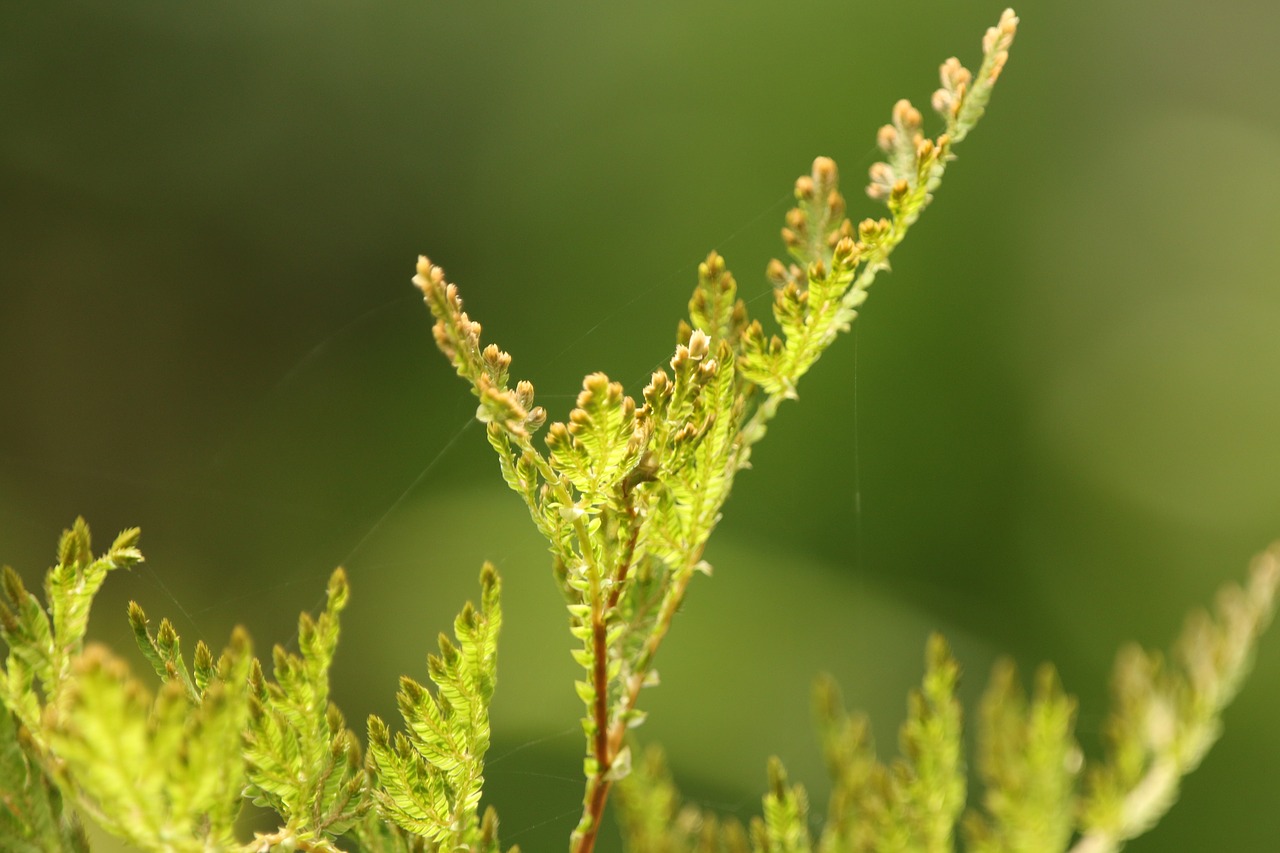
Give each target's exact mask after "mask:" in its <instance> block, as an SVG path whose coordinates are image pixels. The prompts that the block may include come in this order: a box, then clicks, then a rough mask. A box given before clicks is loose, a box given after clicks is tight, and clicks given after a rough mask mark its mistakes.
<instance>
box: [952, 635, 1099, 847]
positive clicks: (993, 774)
mask: <svg viewBox="0 0 1280 853" xmlns="http://www.w3.org/2000/svg"><path fill="white" fill-rule="evenodd" d="M1075 713H1076V703H1075V700H1074V699H1072V698H1071V697H1070V696H1068V695H1066V693H1064V692H1063V689H1062V684H1061V682H1060V681H1059V680H1058V675H1057V673H1056V672H1055V671H1054V669H1053V667H1051V666H1048V665H1047V664H1046V665H1044V666H1041V667H1040V669H1039V670H1038V671H1037V673H1036V679H1035V692H1034V694H1033V696H1032V697H1031V700H1030V702H1028V700H1027V696H1026V693H1025V691H1024V690H1023V688H1022V685H1021V683H1020V681H1019V679H1018V672H1017V668H1016V667H1015V666H1014V664H1013V662H1012V661H1010V660H1007V659H1006V660H1001V661H999V662H998V663H997V664H996V666H995V667H994V668H993V669H992V672H991V681H990V683H989V684H988V686H987V690H986V693H985V694H984V696H983V699H982V705H981V708H980V712H979V728H978V773H979V775H980V776H981V778H982V781H983V784H984V786H985V788H986V790H985V792H984V794H983V798H982V805H983V812H982V813H981V814H980V813H977V812H971V813H970V814H968V815H967V816H966V818H965V822H964V829H965V836H966V839H967V842H968V843H967V845H966V849H967V850H970V851H973V853H1052V851H1061V850H1065V849H1066V847H1067V843H1068V842H1069V841H1070V839H1071V835H1072V833H1073V831H1074V825H1075V814H1076V799H1075V784H1076V777H1077V776H1078V775H1079V773H1080V769H1081V766H1082V764H1083V755H1082V754H1081V752H1080V747H1079V745H1078V744H1077V743H1076V741H1075V738H1074V737H1073V734H1072V732H1073V728H1074V723H1075Z"/></svg>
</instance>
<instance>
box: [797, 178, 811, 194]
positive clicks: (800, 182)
mask: <svg viewBox="0 0 1280 853" xmlns="http://www.w3.org/2000/svg"><path fill="white" fill-rule="evenodd" d="M796 198H798V199H810V198H813V178H811V177H809V176H808V175H801V176H800V177H798V178H796Z"/></svg>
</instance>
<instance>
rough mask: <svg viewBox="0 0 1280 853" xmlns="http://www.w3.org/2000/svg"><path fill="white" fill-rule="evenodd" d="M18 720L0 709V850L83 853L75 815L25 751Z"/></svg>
mask: <svg viewBox="0 0 1280 853" xmlns="http://www.w3.org/2000/svg"><path fill="white" fill-rule="evenodd" d="M30 748H31V743H30V740H29V738H24V737H23V736H22V735H21V734H20V732H19V728H18V723H17V721H16V720H15V719H14V718H13V715H12V714H10V713H9V712H8V711H6V710H4V709H3V708H0V792H3V793H0V850H5V851H8V853H49V851H59V853H64V851H65V853H87V851H88V849H89V845H88V840H87V839H86V838H85V836H84V831H83V829H82V828H81V826H80V822H79V821H78V820H77V819H76V816H75V813H74V812H73V811H71V810H69V809H65V808H64V807H63V800H62V794H61V792H60V791H59V790H58V787H57V785H56V784H54V782H53V780H52V779H50V778H49V776H48V775H47V774H46V773H45V772H44V770H43V768H42V767H41V765H40V763H39V761H38V759H37V758H36V757H35V756H34V755H32V754H31V753H30V752H29V750H30Z"/></svg>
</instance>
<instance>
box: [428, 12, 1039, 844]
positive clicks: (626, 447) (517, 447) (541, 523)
mask: <svg viewBox="0 0 1280 853" xmlns="http://www.w3.org/2000/svg"><path fill="white" fill-rule="evenodd" d="M1017 24H1018V19H1017V17H1016V16H1015V15H1014V14H1013V12H1012V11H1011V10H1010V11H1006V12H1005V13H1004V15H1002V16H1001V18H1000V22H999V23H998V24H997V25H996V26H995V27H992V28H991V29H990V30H988V31H987V34H986V36H985V37H984V39H983V59H982V63H981V65H980V67H979V69H978V72H977V73H976V74H974V73H972V72H970V71H968V70H967V69H965V68H964V67H963V66H962V65H960V63H959V61H958V60H956V59H954V58H953V59H949V60H947V62H945V63H944V64H943V66H942V70H941V79H942V87H941V88H940V89H938V90H937V92H935V93H934V96H933V106H934V108H935V109H936V110H937V112H938V113H939V114H940V115H941V117H942V120H943V124H944V127H943V131H942V132H941V133H940V134H939V136H938V137H937V138H936V139H933V138H927V137H926V136H925V135H924V132H923V129H922V128H923V117H922V116H921V114H920V112H919V111H918V110H917V109H915V107H913V106H911V104H910V103H909V102H907V101H899V102H898V103H897V104H896V105H895V106H894V108H893V114H892V122H891V123H890V124H887V125H885V126H884V127H883V128H881V130H880V132H879V134H878V137H877V141H878V143H879V145H880V147H881V149H882V150H883V151H884V152H885V154H886V160H885V161H884V162H881V163H877V164H876V165H875V166H874V167H872V169H871V185H870V186H869V187H868V190H867V192H868V194H869V195H870V196H871V197H872V198H873V199H878V200H880V201H883V202H884V203H885V205H886V206H887V208H888V216H887V217H882V218H878V219H865V220H863V221H862V222H861V223H859V224H858V225H856V226H855V225H854V224H853V223H852V221H851V220H849V219H847V218H846V217H845V200H844V197H843V196H842V195H841V194H840V189H839V176H838V172H837V169H836V164H835V162H834V161H832V160H831V159H830V158H827V157H819V158H818V159H816V160H815V161H814V163H813V168H812V170H811V172H810V174H809V175H806V176H803V177H801V178H800V179H799V180H797V181H796V186H795V196H796V201H797V204H796V207H795V208H794V209H792V210H791V211H790V212H789V213H788V214H787V218H786V227H785V228H784V229H783V231H782V237H783V240H784V242H785V244H786V246H787V250H788V253H789V254H790V257H791V263H789V264H788V263H783V262H782V261H773V262H772V263H771V264H770V265H769V268H768V276H769V278H770V279H771V280H772V281H773V283H774V286H775V289H774V303H773V316H774V320H775V321H776V322H777V324H778V327H779V332H780V334H772V335H770V334H767V333H766V332H765V330H764V327H763V325H762V324H761V323H760V322H759V321H758V320H749V318H748V316H747V310H746V306H745V304H744V303H743V302H742V300H741V299H739V298H738V297H737V284H736V282H735V280H734V278H733V276H732V274H730V273H729V271H728V269H727V267H726V265H725V262H724V260H723V259H722V258H721V257H720V256H719V255H717V254H716V253H714V252H713V253H712V254H711V255H709V256H708V257H707V260H706V261H705V262H704V263H703V264H701V265H700V267H699V269H698V284H697V287H696V289H695V291H694V295H693V298H692V299H691V300H690V302H689V320H688V321H687V322H682V323H681V324H680V326H679V329H678V332H677V345H676V350H675V354H674V356H672V358H671V360H670V364H669V372H668V370H666V369H659V370H657V371H655V372H654V374H653V376H652V378H651V379H650V381H649V384H648V385H647V386H646V387H645V389H644V391H643V393H642V396H641V399H640V401H639V402H637V401H636V400H635V399H633V398H632V397H629V396H627V395H626V393H625V391H624V389H623V387H622V386H621V385H620V384H619V383H617V382H614V381H612V380H610V379H609V377H608V376H606V375H605V374H603V373H592V374H590V375H588V376H587V377H586V379H585V380H584V381H583V385H582V391H581V393H580V394H579V395H578V398H577V405H576V407H575V408H574V409H573V410H572V411H571V412H570V413H569V417H568V419H567V421H566V422H555V423H552V424H551V425H550V426H549V427H548V428H547V435H546V438H545V441H544V444H543V447H539V446H538V445H537V444H536V443H535V441H534V435H535V434H536V433H537V432H538V431H539V429H540V428H541V427H542V426H543V424H544V423H545V421H546V417H547V415H546V412H545V410H544V409H543V408H542V407H540V406H535V405H534V389H533V386H532V385H531V384H530V383H529V382H527V381H523V380H521V381H516V382H514V383H513V381H512V379H511V375H510V367H511V356H510V355H508V354H507V353H506V352H504V351H502V350H501V349H499V348H498V347H497V346H496V345H494V344H487V345H486V344H483V343H482V342H481V337H480V335H481V326H480V324H479V323H477V322H475V321H474V320H472V319H471V318H470V317H469V316H468V315H467V313H466V312H465V311H464V310H463V307H462V300H461V299H460V298H459V296H458V288H457V287H456V286H455V285H453V284H451V283H449V282H447V281H446V279H445V274H444V271H443V270H442V269H441V268H440V267H439V266H436V265H434V264H432V263H431V262H430V261H429V260H428V259H427V258H426V257H422V258H420V259H419V261H418V270H417V275H416V276H415V277H414V284H416V285H417V286H418V288H420V289H421V291H422V293H423V296H424V300H425V302H426V304H427V306H428V307H429V308H430V310H431V313H432V314H433V315H434V317H435V320H436V322H435V326H434V328H433V333H434V336H435V340H436V343H437V345H438V346H439V348H440V350H441V351H442V352H443V353H444V355H445V356H446V357H447V358H449V360H450V361H451V362H452V363H453V366H454V368H455V370H456V371H457V372H458V375H459V376H461V377H462V378H463V379H464V380H466V381H467V382H468V383H470V385H471V388H472V392H473V393H474V394H475V395H476V397H477V398H478V400H479V408H478V409H477V413H476V417H477V418H478V419H479V420H480V421H481V422H483V423H484V424H485V425H486V433H487V436H488V439H489V442H490V444H491V445H492V446H493V448H494V450H495V451H496V452H497V454H498V460H499V465H500V467H501V470H502V474H503V477H504V478H505V479H506V481H507V483H508V485H510V486H511V488H512V489H513V490H514V491H515V492H516V493H517V494H519V495H520V496H521V498H522V499H523V500H524V502H525V504H526V506H527V507H528V509H529V512H530V514H531V515H532V517H533V521H534V524H535V525H536V526H537V527H538V529H539V531H541V532H542V534H543V536H545V537H546V539H547V541H548V543H549V546H550V550H551V554H552V559H553V563H554V567H555V573H556V577H557V579H558V581H559V584H560V588H561V592H562V594H563V595H564V597H565V600H566V603H567V606H568V610H569V618H570V630H571V632H572V634H573V636H574V637H575V638H576V639H577V641H578V642H579V643H580V647H579V648H578V649H577V650H575V651H574V658H575V660H576V661H577V662H578V664H579V665H580V666H581V667H582V669H583V671H584V677H583V678H582V680H580V681H578V682H577V692H578V695H579V697H580V698H581V699H582V702H583V705H584V706H585V709H586V713H585V715H584V717H583V721H582V722H583V729H584V731H585V733H586V739H587V744H586V757H585V760H584V773H585V775H586V780H587V781H586V791H585V796H584V802H583V812H582V818H581V820H580V821H579V823H578V826H577V828H576V829H575V830H574V833H573V839H572V844H571V847H572V850H573V851H574V853H589V851H591V850H592V848H593V845H594V843H595V839H596V834H597V831H598V828H599V824H600V820H601V817H602V815H603V813H604V807H605V802H606V800H607V798H608V794H609V789H610V786H611V785H612V784H613V783H614V782H616V781H617V780H619V779H621V778H623V777H625V776H626V775H627V773H628V772H629V771H630V767H631V755H630V750H629V747H628V745H627V743H626V734H627V731H628V730H629V729H630V728H632V727H634V726H636V725H638V724H639V723H640V722H642V721H643V719H644V714H643V712H642V711H641V710H640V709H639V707H638V699H639V695H640V692H641V690H642V689H643V688H644V687H645V686H646V685H648V684H652V683H654V682H655V681H656V679H657V670H656V669H655V668H654V659H655V656H656V654H657V651H658V649H659V647H660V646H661V645H662V642H663V640H664V638H665V637H666V634H667V631H668V630H669V628H670V625H671V620H672V618H673V616H674V614H675V613H676V611H677V609H678V608H679V606H680V603H681V602H682V601H683V599H684V596H685V593H686V590H687V588H688V585H689V583H690V581H691V579H692V578H693V577H694V575H695V574H697V573H699V572H703V573H708V574H709V573H710V566H708V565H707V563H706V562H705V561H704V560H703V551H704V549H705V547H706V544H707V540H708V538H709V537H710V535H711V532H712V530H713V529H714V528H715V526H716V523H717V522H718V521H719V519H720V512H721V509H722V507H723V506H724V503H725V501H726V500H727V499H728V497H729V493H730V490H731V489H732V486H733V480H734V476H735V475H736V474H737V472H738V471H740V470H741V469H743V468H744V467H746V466H747V464H748V461H749V459H750V454H751V449H752V446H753V445H754V444H755V443H756V442H757V441H759V440H760V439H761V438H762V437H763V436H764V434H765V431H766V428H767V425H768V423H769V421H770V420H771V419H772V418H773V417H774V415H775V413H776V412H777V409H778V406H779V405H780V404H781V402H782V401H783V400H786V399H790V398H794V397H795V396H796V386H797V384H798V382H799V380H800V378H801V377H802V376H803V375H804V374H805V373H806V372H807V371H808V370H809V368H811V367H812V366H813V364H814V363H815V362H816V361H817V360H818V358H820V357H821V355H822V353H823V352H825V351H826V349H827V347H829V346H830V345H831V344H832V342H833V341H834V340H835V338H836V337H837V336H838V334H839V333H840V332H842V331H847V330H848V328H849V326H850V324H851V323H852V322H853V320H854V319H855V318H856V316H857V309H858V307H859V306H860V305H861V304H862V303H863V301H864V300H865V299H866V296H867V290H868V288H869V287H870V286H871V284H872V283H873V282H874V281H875V278H876V275H877V274H878V273H879V272H880V271H882V270H885V269H887V268H888V264H889V257H890V255H891V254H892V253H893V251H894V249H895V248H897V246H898V244H899V243H901V242H902V240H903V239H904V238H905V237H906V234H907V231H908V230H909V229H910V227H911V225H912V224H913V223H914V222H915V221H916V220H917V219H918V218H919V216H920V213H921V212H922V211H923V210H924V208H925V207H926V206H928V204H929V202H930V201H931V200H932V198H933V191H934V190H935V189H936V187H937V186H938V184H939V182H940V181H941V180H942V176H943V174H944V172H945V171H946V168H947V165H948V163H949V162H950V161H951V160H952V159H953V158H954V154H953V148H954V146H955V144H956V143H957V142H958V141H959V140H961V139H963V138H964V137H965V136H966V135H968V133H969V131H970V130H971V129H972V128H973V126H974V125H975V124H976V123H977V121H978V119H979V118H981V116H982V113H983V110H984V108H985V106H986V103H987V100H988V98H989V96H990V92H991V88H992V86H993V85H994V84H995V82H996V80H997V79H998V78H999V76H1000V72H1001V70H1002V69H1003V68H1004V65H1005V62H1006V60H1007V59H1008V50H1009V46H1010V45H1011V43H1012V41H1013V37H1014V33H1015V32H1016V30H1017Z"/></svg>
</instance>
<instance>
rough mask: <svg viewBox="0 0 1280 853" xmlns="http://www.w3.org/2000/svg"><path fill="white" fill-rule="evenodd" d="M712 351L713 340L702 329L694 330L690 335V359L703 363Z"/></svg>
mask: <svg viewBox="0 0 1280 853" xmlns="http://www.w3.org/2000/svg"><path fill="white" fill-rule="evenodd" d="M710 351H711V338H710V337H709V336H708V335H707V333H706V332H704V331H702V330H701V329H694V330H693V333H692V334H691V335H689V357H690V358H692V359H694V360H695V361H701V360H702V359H704V358H706V356H707V353H708V352H710Z"/></svg>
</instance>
